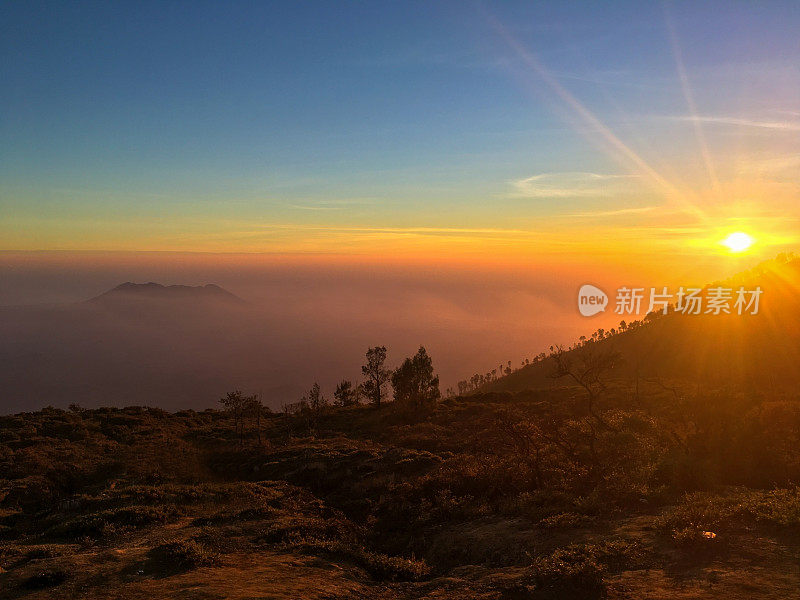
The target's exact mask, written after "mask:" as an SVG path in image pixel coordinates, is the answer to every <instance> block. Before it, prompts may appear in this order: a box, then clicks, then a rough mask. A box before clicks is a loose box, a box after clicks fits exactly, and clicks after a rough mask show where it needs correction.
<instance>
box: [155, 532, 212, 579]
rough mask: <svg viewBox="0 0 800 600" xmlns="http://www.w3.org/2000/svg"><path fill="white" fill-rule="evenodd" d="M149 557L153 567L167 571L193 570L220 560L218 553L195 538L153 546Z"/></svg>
mask: <svg viewBox="0 0 800 600" xmlns="http://www.w3.org/2000/svg"><path fill="white" fill-rule="evenodd" d="M147 557H148V559H149V560H150V564H151V566H152V567H154V568H155V569H157V570H159V571H165V572H181V571H191V570H193V569H196V568H198V567H204V566H208V565H213V564H216V563H217V562H218V561H219V557H218V555H217V554H216V553H214V552H212V551H211V550H210V549H209V548H208V547H206V546H205V545H204V544H201V543H199V542H197V541H195V540H184V541H180V542H170V543H168V544H161V545H160V546H156V547H155V548H152V549H151V550H150V551H149V552H148V553H147Z"/></svg>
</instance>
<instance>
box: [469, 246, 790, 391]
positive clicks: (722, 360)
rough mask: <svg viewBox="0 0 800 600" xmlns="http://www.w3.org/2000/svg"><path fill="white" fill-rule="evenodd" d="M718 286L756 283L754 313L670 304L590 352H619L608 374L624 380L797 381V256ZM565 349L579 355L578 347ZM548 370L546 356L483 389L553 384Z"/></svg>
mask: <svg viewBox="0 0 800 600" xmlns="http://www.w3.org/2000/svg"><path fill="white" fill-rule="evenodd" d="M717 286H722V287H726V288H734V289H738V288H739V286H744V288H745V289H746V290H753V289H756V287H760V288H761V289H762V290H763V294H762V296H761V299H760V303H761V304H760V309H759V313H758V314H756V315H751V314H743V315H738V314H735V311H732V314H728V315H726V314H720V315H714V314H700V315H685V314H681V313H676V312H675V311H674V310H672V311H670V312H668V314H666V315H662V314H657V315H655V316H654V318H648V319H645V320H644V321H643V322H640V323H636V324H634V326H633V327H628V328H627V329H626V330H625V331H616V332H614V334H613V335H606V337H605V338H604V339H601V340H599V341H591V340H590V341H589V344H590V345H592V346H593V347H594V350H595V351H602V352H618V353H619V355H620V360H619V361H618V363H617V365H616V366H615V368H614V369H613V374H614V376H616V377H617V378H619V379H621V380H624V381H627V382H629V383H633V382H635V380H636V379H637V378H659V379H662V380H665V381H683V382H685V383H702V384H703V385H710V386H712V387H713V386H720V385H734V386H737V387H741V386H744V387H746V388H750V389H752V388H761V389H764V388H767V389H788V388H792V387H794V386H797V385H798V384H800V371H798V369H797V368H796V365H797V364H798V363H800V259H796V258H788V259H778V260H774V261H769V262H766V263H763V264H762V265H759V266H758V267H756V268H755V269H753V270H751V271H748V272H745V273H742V274H740V275H737V276H736V277H734V278H732V279H730V280H728V281H724V282H719V283H714V284H713V285H711V286H708V287H717ZM587 322H588V321H587ZM637 325H638V326H637ZM570 353H571V354H574V355H575V356H576V358H577V357H578V356H579V355H580V353H581V350H580V349H572V350H569V351H568V355H569V354H570ZM553 373H554V364H553V360H552V359H545V360H544V361H540V362H535V363H534V364H531V365H529V366H527V367H524V368H522V369H520V370H518V371H515V372H514V373H512V374H510V375H508V376H506V377H503V378H501V379H498V380H496V381H493V382H491V383H489V384H487V385H486V386H484V387H483V388H482V389H481V391H521V390H526V389H539V388H548V387H552V386H553V385H554V382H553V379H552V375H553ZM558 385H561V383H559V384H558Z"/></svg>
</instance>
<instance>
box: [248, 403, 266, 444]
mask: <svg viewBox="0 0 800 600" xmlns="http://www.w3.org/2000/svg"><path fill="white" fill-rule="evenodd" d="M244 410H245V412H246V413H247V414H249V415H250V418H251V419H253V420H254V421H255V424H256V434H257V435H258V445H259V446H260V445H261V444H262V439H261V413H262V412H264V405H263V404H262V403H261V397H260V396H259V395H258V394H256V395H253V396H247V397H245V405H244Z"/></svg>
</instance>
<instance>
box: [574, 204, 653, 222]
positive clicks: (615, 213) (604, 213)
mask: <svg viewBox="0 0 800 600" xmlns="http://www.w3.org/2000/svg"><path fill="white" fill-rule="evenodd" d="M659 208H662V207H660V206H640V207H638V208H620V209H617V210H598V211H588V212H580V213H572V214H569V215H564V216H565V217H574V218H577V219H582V218H592V217H619V216H623V215H638V214H642V213H649V212H652V211H654V210H658V209H659Z"/></svg>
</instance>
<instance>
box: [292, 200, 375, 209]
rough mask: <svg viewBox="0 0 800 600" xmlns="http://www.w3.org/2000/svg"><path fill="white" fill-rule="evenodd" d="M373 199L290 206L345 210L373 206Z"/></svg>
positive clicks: (322, 201) (293, 205) (305, 203)
mask: <svg viewBox="0 0 800 600" xmlns="http://www.w3.org/2000/svg"><path fill="white" fill-rule="evenodd" d="M373 202H374V200H373V199H372V198H348V199H334V200H315V201H311V202H304V203H302V204H300V203H298V204H294V203H293V204H289V205H288V206H289V207H290V208H296V209H298V210H323V211H324V210H344V209H345V208H349V207H351V206H363V205H366V204H372V203H373Z"/></svg>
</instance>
